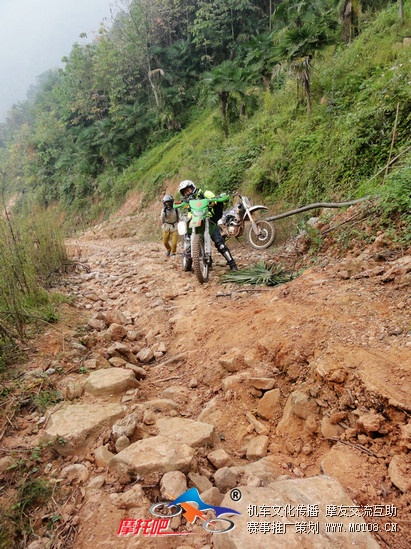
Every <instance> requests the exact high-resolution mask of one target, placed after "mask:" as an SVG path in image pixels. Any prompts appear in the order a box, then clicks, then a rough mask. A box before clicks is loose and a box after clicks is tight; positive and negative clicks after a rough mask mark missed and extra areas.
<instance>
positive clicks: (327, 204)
mask: <svg viewBox="0 0 411 549" xmlns="http://www.w3.org/2000/svg"><path fill="white" fill-rule="evenodd" d="M370 198H371V197H370V196H364V197H363V198H358V199H357V200H350V201H348V202H317V203H316V204H308V205H307V206H303V207H302V208H297V209H296V210H290V211H289V212H285V213H283V214H279V215H274V216H273V217H266V218H265V220H266V221H276V220H277V219H282V218H283V217H289V216H290V215H295V214H298V213H301V212H306V211H307V210H315V209H317V208H343V207H344V206H352V205H353V204H359V203H360V202H364V201H365V200H370Z"/></svg>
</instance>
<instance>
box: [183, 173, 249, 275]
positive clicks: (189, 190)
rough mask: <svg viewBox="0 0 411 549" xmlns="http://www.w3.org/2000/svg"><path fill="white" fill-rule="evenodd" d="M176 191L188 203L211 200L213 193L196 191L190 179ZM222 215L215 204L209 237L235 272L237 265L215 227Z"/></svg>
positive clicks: (219, 207)
mask: <svg viewBox="0 0 411 549" xmlns="http://www.w3.org/2000/svg"><path fill="white" fill-rule="evenodd" d="M178 190H179V192H180V194H181V196H182V198H183V201H185V202H188V201H189V200H193V199H195V198H212V197H213V196H215V195H214V193H212V192H211V191H204V192H203V191H202V190H201V189H197V187H196V185H195V184H194V183H193V181H191V180H190V179H185V180H184V181H182V182H181V183H180V185H179V186H178ZM222 214H223V208H222V203H221V202H218V203H216V204H215V206H214V208H213V215H212V216H211V221H213V223H214V224H215V228H214V231H213V234H212V235H211V240H212V241H213V242H214V244H215V247H216V248H217V250H218V251H219V252H220V254H221V255H222V256H223V257H224V259H225V260H226V261H227V265H228V266H229V267H230V269H231V270H232V271H237V270H238V269H237V265H236V262H235V260H234V258H233V256H232V255H231V252H230V250H229V249H228V247H227V246H226V243H225V240H224V238H223V237H222V236H221V232H220V229H219V227H218V225H217V221H218V220H219V219H220V218H221V216H222Z"/></svg>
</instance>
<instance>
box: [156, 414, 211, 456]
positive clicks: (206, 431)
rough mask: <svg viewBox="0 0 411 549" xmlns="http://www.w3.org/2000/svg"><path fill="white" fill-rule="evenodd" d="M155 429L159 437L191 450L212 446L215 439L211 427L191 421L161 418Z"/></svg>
mask: <svg viewBox="0 0 411 549" xmlns="http://www.w3.org/2000/svg"><path fill="white" fill-rule="evenodd" d="M157 427H158V431H159V434H160V435H164V436H166V437H169V438H171V439H172V440H174V441H176V442H183V443H184V444H188V446H191V447H192V448H198V447H199V446H204V445H205V444H212V443H213V440H214V437H215V434H214V426H213V425H210V424H209V423H202V422H200V421H194V420H192V419H183V418H179V417H173V418H162V419H159V420H158V421H157Z"/></svg>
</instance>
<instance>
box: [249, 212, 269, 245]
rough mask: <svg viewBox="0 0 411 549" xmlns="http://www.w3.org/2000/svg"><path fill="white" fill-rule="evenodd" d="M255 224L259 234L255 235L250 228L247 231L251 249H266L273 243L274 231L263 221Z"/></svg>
mask: <svg viewBox="0 0 411 549" xmlns="http://www.w3.org/2000/svg"><path fill="white" fill-rule="evenodd" d="M255 224H256V225H257V228H258V230H259V234H258V233H255V232H254V229H253V227H252V226H251V227H250V230H249V231H248V241H249V242H250V244H251V246H252V247H253V248H256V249H257V250H264V248H268V247H269V246H271V244H272V243H273V242H274V238H275V229H274V227H273V225H272V224H271V223H270V222H269V221H265V220H264V219H262V220H260V221H256V222H255Z"/></svg>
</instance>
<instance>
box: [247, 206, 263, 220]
mask: <svg viewBox="0 0 411 549" xmlns="http://www.w3.org/2000/svg"><path fill="white" fill-rule="evenodd" d="M258 210H268V208H267V206H261V205H259V206H251V208H249V209H248V210H247V211H246V213H245V216H244V219H247V217H248V218H249V217H250V214H252V213H254V212H256V211H258Z"/></svg>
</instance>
